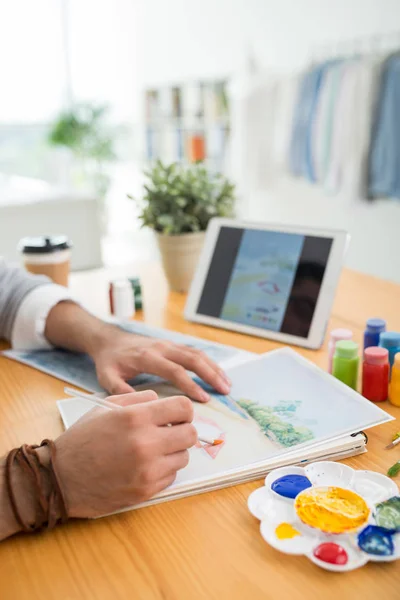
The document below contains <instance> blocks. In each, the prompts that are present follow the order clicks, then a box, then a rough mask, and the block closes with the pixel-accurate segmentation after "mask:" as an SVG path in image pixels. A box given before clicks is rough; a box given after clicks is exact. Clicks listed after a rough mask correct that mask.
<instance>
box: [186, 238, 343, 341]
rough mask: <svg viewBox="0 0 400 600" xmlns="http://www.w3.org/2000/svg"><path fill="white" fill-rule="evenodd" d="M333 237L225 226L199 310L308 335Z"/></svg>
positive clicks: (264, 327)
mask: <svg viewBox="0 0 400 600" xmlns="http://www.w3.org/2000/svg"><path fill="white" fill-rule="evenodd" d="M331 246H332V239H331V238H323V237H317V236H305V235H301V234H294V233H281V232H278V231H265V230H257V229H247V230H244V229H239V228H234V227H222V228H221V230H220V233H219V237H218V240H217V243H216V246H215V250H214V255H213V258H212V261H211V265H210V269H209V272H208V275H207V278H206V281H205V285H204V288H203V292H202V295H201V298H200V302H199V306H198V309H197V312H198V313H200V314H204V315H208V316H213V317H217V318H220V319H222V320H226V321H231V322H235V323H242V324H244V325H249V326H252V327H258V328H261V329H268V330H270V331H277V332H282V333H288V334H292V335H296V336H300V337H307V336H308V333H309V330H310V326H311V322H312V318H313V315H314V312H315V307H316V304H317V300H318V296H319V292H320V289H321V286H322V281H323V277H324V273H325V269H326V265H327V263H328V259H329V253H330V250H331Z"/></svg>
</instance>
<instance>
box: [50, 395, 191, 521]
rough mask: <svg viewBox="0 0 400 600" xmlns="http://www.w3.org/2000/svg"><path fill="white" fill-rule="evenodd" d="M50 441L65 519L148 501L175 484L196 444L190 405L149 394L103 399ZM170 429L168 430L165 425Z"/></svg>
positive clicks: (104, 512)
mask: <svg viewBox="0 0 400 600" xmlns="http://www.w3.org/2000/svg"><path fill="white" fill-rule="evenodd" d="M108 400H109V401H111V402H114V403H116V404H119V405H120V406H122V408H120V409H116V410H106V409H94V410H93V411H91V413H89V414H88V415H86V416H85V417H83V418H82V419H81V420H80V421H78V422H77V423H76V424H75V425H74V426H73V427H71V428H70V429H68V430H67V431H66V432H65V433H63V434H62V435H61V436H60V437H59V438H58V439H57V440H56V448H57V467H58V471H59V474H60V479H61V483H62V487H63V490H64V493H65V496H66V501H67V505H68V511H69V516H71V517H96V516H101V515H105V514H108V513H110V512H113V511H115V510H118V509H121V508H125V507H127V506H133V505H135V504H138V503H140V502H144V501H145V500H148V499H149V498H151V497H152V496H154V494H156V493H157V492H160V491H161V490H163V489H164V488H166V487H168V486H169V485H170V484H171V483H173V481H174V480H175V477H176V473H177V471H178V470H179V469H182V468H184V467H186V465H187V464H188V461H189V453H188V449H189V448H190V447H192V446H193V445H194V444H195V443H196V442H197V432H196V429H195V428H194V426H193V425H192V424H191V421H192V419H193V405H192V402H191V401H190V400H189V399H188V398H186V397H184V396H174V397H171V398H164V399H162V400H159V399H157V394H156V393H155V392H152V391H146V392H137V393H134V394H125V395H121V396H117V397H110V398H108ZM168 425H171V426H168Z"/></svg>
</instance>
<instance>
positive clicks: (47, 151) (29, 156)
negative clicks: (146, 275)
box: [0, 0, 400, 282]
mask: <svg viewBox="0 0 400 600" xmlns="http://www.w3.org/2000/svg"><path fill="white" fill-rule="evenodd" d="M397 50H400V3H399V1H398V0H335V1H328V0H296V1H295V0H279V1H278V0H202V2H195V1H194V0H169V1H168V2H165V0H35V2H32V1H31V0H13V2H9V3H2V5H1V8H0V56H1V58H0V81H1V93H0V255H3V256H5V257H6V258H8V259H16V258H18V254H17V251H16V246H17V242H18V240H19V239H20V238H21V237H22V236H24V235H28V234H30V235H36V234H40V233H42V234H43V233H48V232H50V233H58V232H62V233H65V234H67V235H68V236H69V237H70V238H71V239H72V241H73V243H74V253H73V268H74V269H75V270H80V269H89V268H95V267H98V266H101V265H102V264H105V265H108V266H112V265H116V264H118V265H119V264H125V263H126V264H127V263H130V262H132V261H134V260H147V259H149V258H152V257H153V256H155V252H156V247H155V244H154V241H153V237H152V235H151V232H150V230H141V229H140V223H139V219H138V208H137V205H136V204H135V202H134V201H132V200H130V199H129V198H128V197H127V194H131V195H133V196H135V197H140V195H141V194H142V191H141V190H142V185H143V174H142V173H143V169H146V168H147V167H148V166H149V165H150V164H152V163H153V162H154V160H156V159H161V160H162V161H163V162H164V163H167V164H168V163H171V162H175V161H178V162H182V163H185V164H186V163H191V162H196V161H198V160H202V161H204V164H205V166H206V167H207V169H209V170H210V171H211V172H216V171H218V172H222V173H224V174H225V175H226V176H227V177H229V178H230V179H231V180H232V181H233V182H234V183H235V184H236V195H237V208H236V211H237V214H238V215H239V216H240V217H243V218H246V219H248V220H256V221H257V220H260V221H268V222H277V223H279V222H283V223H288V224H291V223H294V224H306V225H310V226H320V227H333V228H341V229H346V230H348V231H350V233H351V234H352V244H351V248H350V251H349V254H348V256H347V259H346V263H347V265H348V266H349V267H351V268H354V269H357V270H359V271H363V272H366V273H371V274H373V275H377V276H380V277H384V278H387V279H391V280H396V281H398V282H400V252H399V251H398V240H399V233H400V207H399V198H400V104H399V101H398V98H399V97H400V69H399V68H398V66H399V63H398V61H397V55H396V51H397ZM392 59H393V60H392ZM388 61H389V62H390V61H392V62H390V64H389V63H388ZM388 64H389V66H390V70H388V67H387V65H388ZM396 94H397V96H396ZM396 97H397V103H396V102H394V100H393V98H396ZM310 157H311V158H310ZM310 164H311V167H310Z"/></svg>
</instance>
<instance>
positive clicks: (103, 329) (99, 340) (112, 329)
mask: <svg viewBox="0 0 400 600" xmlns="http://www.w3.org/2000/svg"><path fill="white" fill-rule="evenodd" d="M121 334H123V331H122V330H121V329H119V327H117V326H116V325H112V324H111V323H106V322H105V321H101V320H100V319H99V320H98V323H96V326H95V327H93V329H92V330H91V331H88V332H86V333H85V335H84V336H83V337H84V341H83V343H84V352H86V353H87V354H89V355H90V356H91V357H92V358H93V357H95V356H96V354H98V353H99V352H101V351H102V350H103V348H106V347H107V346H109V344H110V343H112V342H113V340H115V337H116V336H118V335H121Z"/></svg>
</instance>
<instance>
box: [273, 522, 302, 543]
mask: <svg viewBox="0 0 400 600" xmlns="http://www.w3.org/2000/svg"><path fill="white" fill-rule="evenodd" d="M275 535H276V537H277V538H278V540H290V539H291V538H294V537H296V535H301V534H300V532H299V531H297V529H295V528H294V527H292V526H291V525H290V523H280V525H278V527H277V528H276V529H275Z"/></svg>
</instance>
